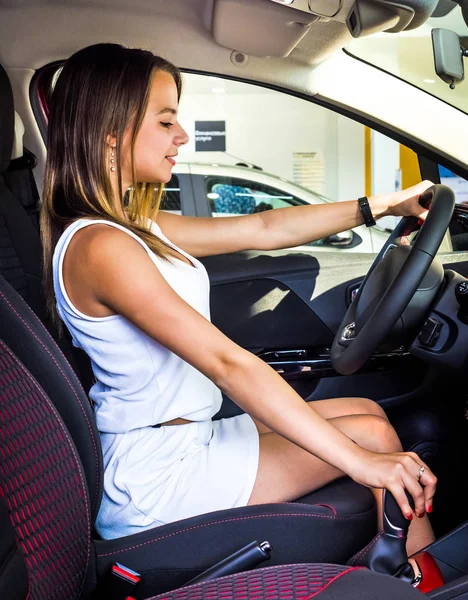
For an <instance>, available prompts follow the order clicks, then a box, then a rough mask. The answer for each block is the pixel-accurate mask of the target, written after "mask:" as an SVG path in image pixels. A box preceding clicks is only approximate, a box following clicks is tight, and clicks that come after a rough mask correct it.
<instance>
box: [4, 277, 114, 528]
mask: <svg viewBox="0 0 468 600" xmlns="http://www.w3.org/2000/svg"><path fill="white" fill-rule="evenodd" d="M0 339H1V340H3V341H4V342H5V343H6V344H7V346H8V347H9V348H10V349H11V350H12V351H13V352H14V354H15V355H16V356H17V357H18V358H19V360H21V362H22V363H23V364H24V366H25V367H26V368H27V369H28V371H29V372H30V373H31V374H32V375H33V377H35V379H36V380H37V381H38V383H39V385H40V386H41V387H42V388H43V389H44V391H45V392H46V394H47V395H48V397H49V398H50V400H51V401H52V403H53V404H54V406H55V407H56V409H57V410H58V412H59V414H60V416H61V417H62V419H63V421H64V422H65V425H66V427H67V429H68V431H69V432H70V434H71V436H72V439H73V441H74V443H75V445H76V447H77V449H78V453H79V456H80V459H81V462H82V464H83V468H84V471H85V474H86V481H87V485H88V489H89V495H90V499H91V513H92V517H93V522H94V519H95V517H96V514H97V510H98V509H99V505H100V502H101V497H102V473H103V459H102V450H101V444H100V440H99V433H98V430H97V428H96V423H95V419H94V414H93V411H92V408H91V405H90V403H89V400H88V397H87V395H86V394H85V392H84V390H83V388H82V387H81V384H80V382H79V380H78V377H77V376H76V373H75V372H74V370H73V369H72V368H71V366H70V364H69V363H68V361H67V360H66V358H65V356H64V355H63V353H62V352H61V350H60V348H59V347H58V346H57V344H56V343H55V341H54V340H53V339H52V337H51V335H50V334H49V332H48V331H47V329H46V328H45V327H44V325H43V324H42V323H41V321H40V320H39V319H38V318H37V316H36V315H35V314H34V312H33V311H32V310H31V309H30V308H29V306H28V305H27V304H26V302H25V301H24V300H23V299H22V298H21V296H20V295H19V294H18V293H17V292H16V291H15V290H14V289H13V288H12V286H11V285H10V284H9V283H8V282H7V281H6V280H5V279H4V278H3V277H1V276H0Z"/></svg>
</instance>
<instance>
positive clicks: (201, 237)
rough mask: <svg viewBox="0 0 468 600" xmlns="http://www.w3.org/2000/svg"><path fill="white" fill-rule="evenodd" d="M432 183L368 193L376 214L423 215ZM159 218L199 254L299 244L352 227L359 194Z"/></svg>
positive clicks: (174, 238)
mask: <svg viewBox="0 0 468 600" xmlns="http://www.w3.org/2000/svg"><path fill="white" fill-rule="evenodd" d="M431 185H433V184H432V183H431V182H430V181H423V182H422V183H419V184H418V185H415V186H413V187H411V188H408V189H406V190H402V191H401V192H396V193H394V194H388V195H380V196H372V197H370V198H369V204H370V207H371V211H372V214H373V215H374V218H375V219H379V218H380V217H384V216H387V215H395V216H408V215H414V216H417V217H420V218H424V217H425V215H426V213H427V211H426V209H425V208H423V207H422V206H421V205H420V204H419V202H418V200H419V196H420V195H421V194H422V193H423V192H424V191H425V190H426V189H427V188H428V187H430V186H431ZM157 222H158V224H159V225H160V227H161V229H162V231H163V233H164V234H165V235H167V237H168V238H169V239H170V240H171V241H172V242H174V243H175V244H176V245H178V246H180V248H183V249H184V250H185V251H186V252H188V253H189V254H192V255H193V256H199V257H201V256H212V255H214V254H225V253H228V252H239V251H241V250H275V249H278V248H290V247H294V246H299V245H301V244H307V243H309V242H313V241H315V240H320V239H322V238H325V237H328V236H329V235H333V234H335V233H339V232H341V231H346V230H348V229H352V228H353V227H357V226H358V225H362V224H363V222H364V220H363V217H362V214H361V211H360V209H359V205H358V202H357V200H349V201H346V202H331V203H330V204H315V205H310V206H295V207H290V208H278V209H274V210H267V211H264V212H261V213H255V214H252V215H244V216H239V217H223V218H218V219H213V218H200V217H181V216H178V215H172V214H170V213H165V212H164V211H161V212H160V213H158V217H157Z"/></svg>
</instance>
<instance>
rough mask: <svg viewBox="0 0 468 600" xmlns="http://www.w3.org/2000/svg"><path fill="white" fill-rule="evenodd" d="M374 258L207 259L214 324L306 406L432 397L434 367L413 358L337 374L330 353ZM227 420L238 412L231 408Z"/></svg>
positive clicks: (245, 255) (378, 361)
mask: <svg viewBox="0 0 468 600" xmlns="http://www.w3.org/2000/svg"><path fill="white" fill-rule="evenodd" d="M372 260H373V256H372V255H359V256H358V257H357V255H353V260H352V261H349V260H345V259H343V257H340V256H337V255H336V254H335V253H321V254H320V257H319V259H317V257H315V256H314V255H313V254H312V253H310V254H309V253H306V252H291V251H274V252H241V253H236V254H230V255H222V256H213V257H207V258H204V259H203V262H204V264H205V266H206V268H207V270H208V274H209V276H210V281H211V313H212V321H213V323H214V324H215V325H216V326H217V327H218V328H219V329H221V331H223V332H224V333H225V334H226V335H228V336H229V337H230V338H231V339H232V340H234V341H235V342H236V343H238V344H239V345H241V346H242V347H244V348H246V349H248V350H250V351H251V352H253V353H255V354H257V355H259V356H260V357H261V358H263V359H264V360H266V361H267V362H268V363H269V364H270V365H271V366H272V367H273V368H275V369H276V370H277V371H278V372H279V373H280V374H281V375H282V376H283V377H284V378H285V379H286V380H287V381H288V382H289V383H290V384H291V385H292V386H293V387H294V388H295V389H296V391H297V392H298V393H299V394H300V395H301V396H302V397H303V398H304V399H307V400H315V399H320V398H327V397H328V398H329V397H339V396H365V397H370V398H373V399H375V400H378V401H379V402H381V403H382V404H383V405H386V406H391V405H392V406H393V405H396V404H399V403H401V402H403V401H405V400H406V399H407V398H408V397H409V396H412V395H414V394H417V395H419V394H422V393H426V391H425V386H426V379H427V373H428V368H427V365H425V364H424V363H422V362H421V361H420V360H419V359H416V358H414V357H412V356H410V355H408V354H407V353H403V354H398V353H395V354H394V355H384V356H380V357H376V358H374V359H372V360H371V361H370V362H369V364H368V365H366V367H365V368H364V369H362V370H361V371H360V372H359V373H357V374H355V375H351V376H348V377H343V376H340V375H338V374H337V373H336V372H335V371H334V370H333V368H332V367H331V363H330V360H329V355H328V349H329V348H330V346H331V343H332V341H333V336H334V332H335V331H336V330H337V329H338V326H339V324H340V322H341V319H342V316H343V315H344V313H345V310H346V307H347V304H348V302H349V300H350V293H349V292H350V285H351V286H352V285H358V284H359V281H361V280H362V278H363V277H364V275H365V274H366V272H367V270H368V268H369V267H370V265H371V264H372ZM223 411H224V412H223V416H229V415H230V414H237V413H238V412H240V410H239V409H237V407H235V406H234V405H231V404H229V403H228V402H226V405H225V406H224V407H223Z"/></svg>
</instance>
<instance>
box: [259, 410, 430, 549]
mask: <svg viewBox="0 0 468 600" xmlns="http://www.w3.org/2000/svg"><path fill="white" fill-rule="evenodd" d="M313 408H314V410H316V411H317V412H318V413H319V414H320V415H321V416H323V417H324V418H326V419H328V420H329V421H330V422H331V423H333V425H334V426H335V427H337V428H338V429H340V430H341V431H343V433H345V434H346V435H348V436H349V437H350V438H351V439H353V440H354V441H355V442H356V443H358V444H359V445H360V446H362V447H363V448H366V449H368V450H373V451H374V452H401V450H402V448H401V444H400V441H399V439H398V436H397V434H396V432H395V430H394V429H393V427H392V426H391V425H390V423H389V422H388V420H387V418H386V416H385V413H384V412H383V410H382V409H381V408H380V406H379V405H378V404H376V403H375V402H373V401H371V400H367V399H365V398H336V399H332V400H320V401H316V402H313ZM340 412H341V415H340ZM256 425H257V428H258V430H259V433H260V462H259V468H258V473H257V479H256V482H255V486H254V489H253V492H252V495H251V497H250V500H249V504H264V503H268V502H288V501H291V500H295V499H296V498H300V497H301V496H303V495H305V494H307V493H309V492H311V491H313V490H315V489H318V488H320V487H322V486H323V485H325V484H327V483H329V482H331V481H333V480H335V479H337V478H338V477H341V476H342V475H343V473H342V472H341V471H339V470H338V469H336V468H335V467H332V466H330V465H329V464H327V463H325V462H323V461H322V460H320V459H319V458H317V457H315V456H313V455H311V454H309V453H308V452H306V451H305V450H303V449H302V448H299V447H298V446H296V445H295V444H293V443H291V442H289V441H288V440H286V439H285V438H283V437H282V436H280V435H278V434H276V433H274V432H271V431H270V430H269V429H268V428H267V427H265V426H264V425H263V424H261V423H258V422H256ZM373 492H374V494H375V496H376V500H377V508H378V515H379V526H381V515H382V491H381V490H373ZM433 540H434V534H433V532H432V528H431V525H430V523H429V520H428V518H427V516H424V517H423V518H422V519H419V518H415V519H414V521H413V522H412V524H411V526H410V529H409V533H408V542H407V550H408V554H409V555H410V554H413V553H414V552H416V551H418V550H419V549H421V548H422V547H424V546H426V545H427V544H429V543H431V542H432V541H433Z"/></svg>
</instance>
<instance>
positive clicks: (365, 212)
mask: <svg viewBox="0 0 468 600" xmlns="http://www.w3.org/2000/svg"><path fill="white" fill-rule="evenodd" d="M358 204H359V208H360V209H361V213H362V216H363V217H364V224H365V226H366V227H372V226H373V225H375V219H374V216H373V215H372V211H371V207H370V206H369V199H368V198H367V196H363V197H362V198H358Z"/></svg>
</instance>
